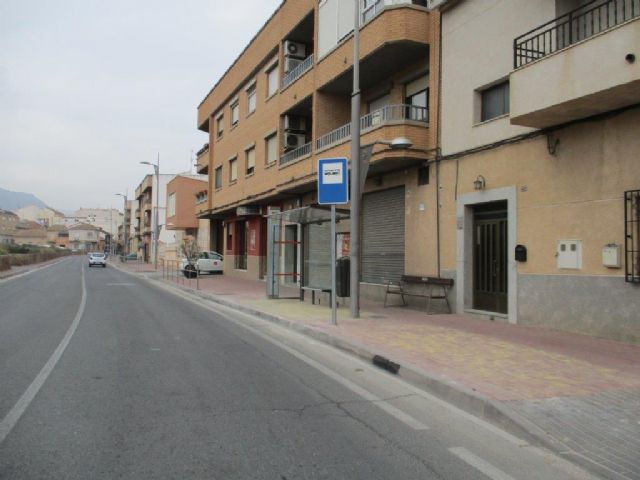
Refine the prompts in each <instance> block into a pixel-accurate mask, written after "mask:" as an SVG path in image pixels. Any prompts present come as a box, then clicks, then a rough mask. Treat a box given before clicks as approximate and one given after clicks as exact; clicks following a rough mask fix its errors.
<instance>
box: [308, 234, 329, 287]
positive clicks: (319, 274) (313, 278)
mask: <svg viewBox="0 0 640 480" xmlns="http://www.w3.org/2000/svg"><path fill="white" fill-rule="evenodd" d="M304 235H305V237H304V245H305V257H304V267H305V273H304V275H305V279H304V280H305V282H304V283H305V286H310V287H323V288H329V287H330V286H331V269H330V268H329V267H330V265H331V241H330V240H329V239H330V238H331V223H330V222H325V223H322V224H320V225H318V224H314V223H311V224H308V225H305V228H304Z"/></svg>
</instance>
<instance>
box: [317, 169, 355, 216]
mask: <svg viewBox="0 0 640 480" xmlns="http://www.w3.org/2000/svg"><path fill="white" fill-rule="evenodd" d="M318 203H319V204H320V205H341V204H345V203H349V175H348V164H347V159H346V158H321V159H319V160H318Z"/></svg>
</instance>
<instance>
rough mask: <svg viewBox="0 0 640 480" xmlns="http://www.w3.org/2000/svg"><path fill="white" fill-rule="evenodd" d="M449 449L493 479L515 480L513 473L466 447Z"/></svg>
mask: <svg viewBox="0 0 640 480" xmlns="http://www.w3.org/2000/svg"><path fill="white" fill-rule="evenodd" d="M449 451H450V452H451V453H453V454H454V455H455V456H456V457H458V458H459V459H461V460H463V461H464V462H466V463H468V464H469V465H471V466H472V467H474V468H475V469H477V470H479V471H480V472H482V473H483V474H485V475H486V476H487V477H489V478H491V479H492V480H515V479H514V478H513V477H512V476H511V475H507V474H506V473H504V472H503V471H502V470H499V469H498V468H496V467H494V466H493V465H491V464H490V463H489V462H487V461H486V460H483V459H481V458H480V457H478V456H477V455H474V454H473V453H471V452H470V451H469V450H467V449H466V448H464V447H451V448H450V449H449Z"/></svg>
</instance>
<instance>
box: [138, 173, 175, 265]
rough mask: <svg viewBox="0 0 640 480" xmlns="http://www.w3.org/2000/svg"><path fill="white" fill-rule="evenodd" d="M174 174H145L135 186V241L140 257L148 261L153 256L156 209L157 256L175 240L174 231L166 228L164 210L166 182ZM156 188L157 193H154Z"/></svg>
mask: <svg viewBox="0 0 640 480" xmlns="http://www.w3.org/2000/svg"><path fill="white" fill-rule="evenodd" d="M174 176H175V175H173V174H160V175H146V176H145V177H144V178H143V179H142V181H141V182H140V184H139V185H138V187H137V188H136V193H135V198H136V202H137V206H136V209H135V212H134V233H135V241H136V242H137V244H138V251H139V253H140V257H141V258H142V259H143V260H144V261H145V262H149V261H151V260H153V258H154V256H155V243H154V241H153V240H154V232H155V231H156V223H155V222H156V217H155V213H156V210H157V212H158V223H159V232H160V233H159V237H158V257H162V255H163V254H164V249H165V246H166V245H167V244H173V243H174V242H175V233H174V232H172V231H170V230H167V228H166V225H165V210H166V203H167V183H169V181H171V179H172V178H173V177H174ZM156 189H158V190H157V192H158V195H156Z"/></svg>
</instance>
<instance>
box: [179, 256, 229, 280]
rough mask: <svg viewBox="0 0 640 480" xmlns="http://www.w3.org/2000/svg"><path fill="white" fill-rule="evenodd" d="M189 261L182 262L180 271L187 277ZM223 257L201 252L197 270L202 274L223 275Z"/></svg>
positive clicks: (184, 259) (197, 261)
mask: <svg viewBox="0 0 640 480" xmlns="http://www.w3.org/2000/svg"><path fill="white" fill-rule="evenodd" d="M187 264H188V262H187V259H186V258H183V259H182V260H180V269H181V270H182V271H183V272H184V275H185V277H187V276H189V275H188V274H189V269H188V268H187ZM223 266H224V264H223V257H222V255H220V254H219V253H217V252H200V253H199V254H198V260H196V268H197V269H198V272H200V273H222V271H223Z"/></svg>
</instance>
